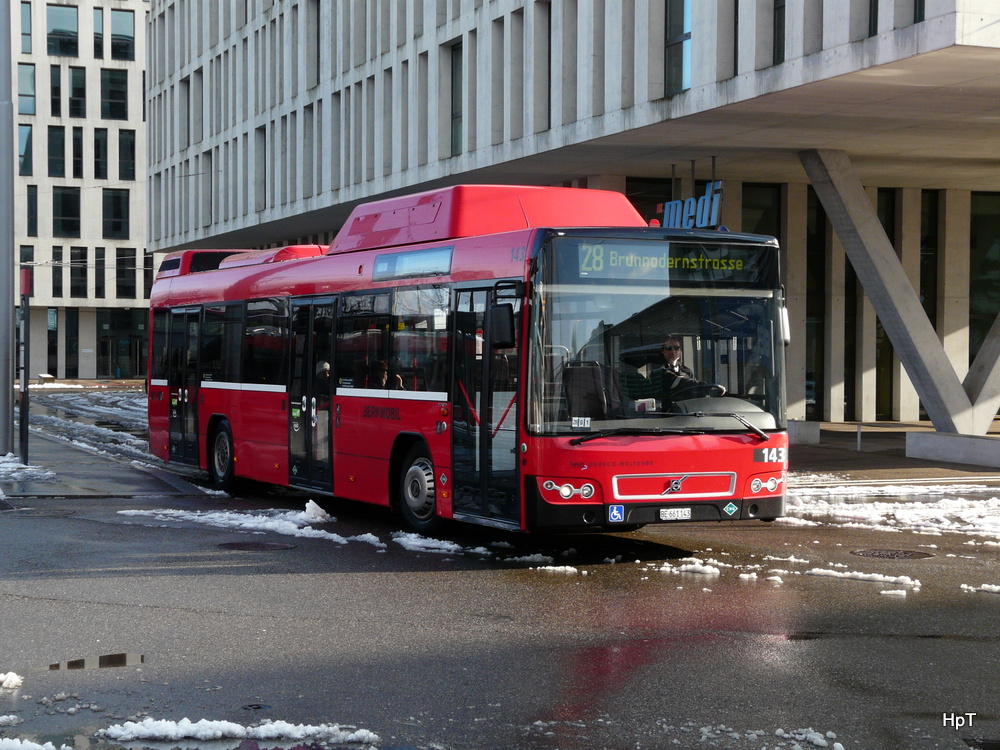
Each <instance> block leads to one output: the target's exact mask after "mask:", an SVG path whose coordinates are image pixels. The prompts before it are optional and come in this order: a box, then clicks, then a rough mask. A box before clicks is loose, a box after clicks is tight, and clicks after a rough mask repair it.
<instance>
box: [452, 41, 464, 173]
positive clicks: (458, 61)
mask: <svg viewBox="0 0 1000 750" xmlns="http://www.w3.org/2000/svg"><path fill="white" fill-rule="evenodd" d="M460 153H462V45H461V44H455V45H452V47H451V155H452V156H458V155H459V154H460Z"/></svg>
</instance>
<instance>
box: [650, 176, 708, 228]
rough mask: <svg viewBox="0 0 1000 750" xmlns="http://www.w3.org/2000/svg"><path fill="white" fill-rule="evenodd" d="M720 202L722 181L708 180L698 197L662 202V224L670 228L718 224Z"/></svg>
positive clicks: (703, 226)
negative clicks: (703, 192)
mask: <svg viewBox="0 0 1000 750" xmlns="http://www.w3.org/2000/svg"><path fill="white" fill-rule="evenodd" d="M721 204H722V181H721V180H715V181H709V183H708V184H707V185H706V186H705V194H704V195H702V196H701V197H699V198H688V199H687V200H677V201H670V202H669V203H664V204H663V226H665V227H671V228H672V229H695V228H698V229H703V228H705V227H717V226H718V225H719V209H720V207H721Z"/></svg>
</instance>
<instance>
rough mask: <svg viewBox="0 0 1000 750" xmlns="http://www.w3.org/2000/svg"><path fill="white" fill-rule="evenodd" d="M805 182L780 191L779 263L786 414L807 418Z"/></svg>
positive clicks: (806, 231)
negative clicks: (787, 334)
mask: <svg viewBox="0 0 1000 750" xmlns="http://www.w3.org/2000/svg"><path fill="white" fill-rule="evenodd" d="M808 191H809V186H808V185H801V184H788V185H785V186H784V188H783V189H782V191H781V199H782V200H781V202H782V206H781V221H782V227H781V233H782V236H781V237H780V238H779V242H780V243H781V250H782V253H781V267H782V271H783V276H784V283H785V305H786V306H787V307H788V320H789V322H790V323H791V336H792V343H791V344H790V345H789V346H788V348H787V349H786V350H785V368H786V369H785V372H786V376H787V382H788V386H787V388H788V418H789V419H805V418H806V242H807V234H808V227H807V218H808V213H809V212H808V210H807V202H808Z"/></svg>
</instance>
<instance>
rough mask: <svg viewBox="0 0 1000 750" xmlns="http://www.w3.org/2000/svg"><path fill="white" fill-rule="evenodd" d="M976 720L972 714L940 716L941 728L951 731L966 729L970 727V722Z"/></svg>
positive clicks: (944, 714)
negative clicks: (950, 729)
mask: <svg viewBox="0 0 1000 750" xmlns="http://www.w3.org/2000/svg"><path fill="white" fill-rule="evenodd" d="M975 718H976V714H975V713H974V712H968V713H964V714H956V713H943V714H941V726H943V727H951V728H952V729H967V728H971V727H972V721H973V719H975Z"/></svg>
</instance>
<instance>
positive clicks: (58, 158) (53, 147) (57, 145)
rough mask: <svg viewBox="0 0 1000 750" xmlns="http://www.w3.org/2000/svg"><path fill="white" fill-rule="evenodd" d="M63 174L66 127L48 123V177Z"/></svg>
mask: <svg viewBox="0 0 1000 750" xmlns="http://www.w3.org/2000/svg"><path fill="white" fill-rule="evenodd" d="M65 176H66V129H65V128H64V127H63V126H62V125H49V177H65ZM71 236H75V235H71Z"/></svg>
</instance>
